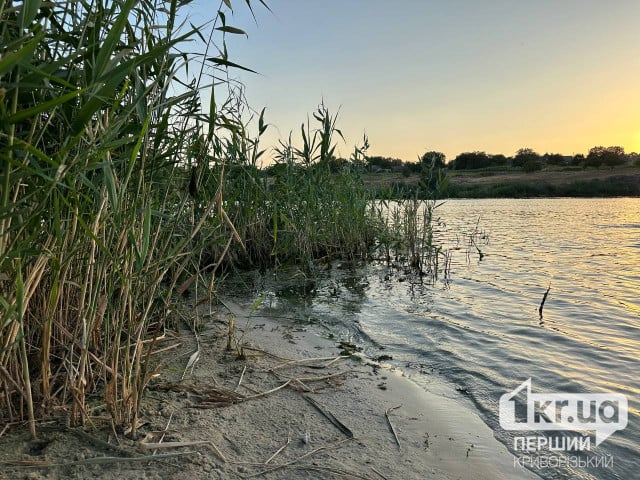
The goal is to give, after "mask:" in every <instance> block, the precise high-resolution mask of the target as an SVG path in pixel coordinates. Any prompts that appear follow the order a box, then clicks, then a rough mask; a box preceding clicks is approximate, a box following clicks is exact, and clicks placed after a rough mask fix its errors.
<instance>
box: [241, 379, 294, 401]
mask: <svg viewBox="0 0 640 480" xmlns="http://www.w3.org/2000/svg"><path fill="white" fill-rule="evenodd" d="M292 381H293V380H287V381H286V382H284V383H283V384H282V385H280V386H279V387H276V388H272V389H271V390H267V391H266V392H262V393H258V394H256V395H250V396H248V397H244V398H241V399H239V400H237V402H238V403H239V402H246V401H247V400H253V399H254V398H260V397H264V396H266V395H269V394H270V393H273V392H277V391H278V390H280V389H282V388H284V387H286V386H287V385H289V384H290V383H291V382H292Z"/></svg>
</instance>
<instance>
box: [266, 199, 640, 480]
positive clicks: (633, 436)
mask: <svg viewBox="0 0 640 480" xmlns="http://www.w3.org/2000/svg"><path fill="white" fill-rule="evenodd" d="M436 216H437V217H438V218H439V219H440V223H439V224H438V225H437V226H436V238H437V240H438V241H439V242H440V243H441V244H442V245H443V246H445V248H447V249H449V251H450V252H451V268H450V272H449V274H448V275H446V276H444V275H441V276H440V277H439V278H438V279H437V280H436V281H435V283H434V284H429V283H423V284H420V283H416V282H414V281H411V280H412V279H411V277H410V276H405V275H404V273H403V272H402V271H401V270H389V269H388V268H386V267H383V266H381V265H368V266H359V267H357V268H338V267H335V268H333V269H331V270H330V271H329V272H327V273H326V275H324V277H323V278H322V279H321V280H319V281H318V282H316V283H314V284H313V288H311V289H309V288H295V287H291V286H286V287H282V286H280V287H278V288H273V287H272V286H269V287H264V288H263V290H262V291H257V293H258V294H259V295H262V296H263V297H264V298H265V299H266V301H265V302H263V305H264V307H263V308H265V309H267V310H269V313H271V314H274V315H276V316H277V315H278V314H280V315H283V316H288V318H294V317H295V318H298V319H299V320H300V321H302V322H311V323H314V324H316V325H320V326H322V327H325V328H326V329H328V330H329V331H330V332H331V334H332V335H335V336H336V337H340V338H349V339H352V340H354V341H356V342H358V343H361V344H363V345H365V346H366V349H365V351H366V352H367V353H368V354H369V355H372V356H376V355H380V354H381V353H384V354H386V355H389V356H391V357H393V360H390V363H392V364H394V365H396V366H398V367H399V368H402V369H404V370H406V371H407V372H408V373H410V375H411V377H412V378H413V379H414V381H416V382H417V383H419V384H422V385H424V386H425V388H429V384H430V382H432V381H433V380H434V379H438V380H444V381H445V382H446V383H448V384H450V385H451V386H452V387H454V388H455V390H457V392H458V393H459V397H460V398H459V401H460V402H463V403H467V404H469V405H470V406H472V408H475V409H477V411H478V413H479V414H480V416H481V417H482V418H483V420H484V421H485V422H486V423H487V424H488V425H489V426H490V427H491V428H492V429H493V430H494V433H495V436H496V437H497V438H498V439H499V440H500V441H502V442H504V443H505V444H506V445H507V446H508V447H509V448H510V449H511V450H512V451H513V453H514V454H515V455H516V456H518V457H519V458H521V457H522V456H524V455H529V454H530V452H529V453H527V452H524V451H518V450H515V447H518V446H522V444H519V443H517V442H520V440H516V441H515V443H514V438H515V437H522V436H530V437H531V436H534V437H536V438H538V437H539V438H543V439H546V440H543V441H554V439H555V441H556V442H557V443H555V444H554V446H555V447H558V446H565V447H566V445H567V443H562V442H561V441H560V440H562V439H563V438H564V439H565V440H569V443H570V439H571V438H573V439H574V440H575V439H576V438H581V439H583V440H584V439H586V438H587V437H583V435H589V437H588V438H589V442H590V450H589V451H586V450H575V448H574V450H573V451H570V452H565V451H560V450H558V449H555V450H549V449H544V448H543V449H542V450H541V451H537V452H534V453H533V454H532V455H531V456H533V457H536V458H538V462H540V461H542V463H537V464H536V466H537V467H538V468H536V469H535V470H536V471H537V472H538V473H539V474H540V475H541V476H542V477H543V478H549V479H569V478H572V479H573V478H578V479H604V480H609V479H625V480H627V479H632V478H640V473H639V472H638V469H637V461H638V458H640V425H639V422H638V419H639V415H640V395H639V394H640V199H637V198H617V199H570V198H559V199H484V200H450V201H447V202H445V203H444V204H443V205H441V206H439V207H438V208H437V209H436ZM470 239H473V244H470ZM267 284H268V285H272V284H271V283H269V282H267V283H265V284H264V285H267ZM548 288H549V293H548V295H547V297H546V301H545V303H544V308H543V311H542V313H543V315H542V317H541V316H540V313H539V307H540V304H541V302H542V299H543V296H544V294H545V292H546V291H547V289H548ZM285 314H286V315H285ZM528 379H531V392H533V394H547V396H548V394H550V393H560V394H562V395H565V397H563V398H568V399H569V402H571V401H572V400H571V398H575V397H571V395H569V397H567V396H566V394H581V395H582V396H580V398H585V397H584V395H590V394H597V393H599V394H604V395H605V396H604V397H602V396H601V397H596V398H599V400H597V402H602V401H607V398H609V397H610V400H609V403H607V405H610V406H611V405H612V406H613V407H612V408H614V407H615V409H614V410H611V409H609V410H602V409H600V410H598V412H599V414H602V416H601V417H598V418H600V421H601V423H600V424H599V426H598V427H597V428H596V427H594V428H593V429H591V428H589V425H590V424H587V423H585V424H583V425H581V428H579V429H578V428H577V427H575V428H574V427H573V426H572V430H571V431H556V432H554V431H547V430H544V431H543V429H542V428H540V429H537V430H536V431H524V430H523V431H511V430H506V429H504V428H502V427H501V425H500V423H499V400H500V397H501V396H502V395H503V394H507V393H509V392H512V391H514V390H515V389H516V388H518V387H519V386H521V385H522V384H523V382H525V381H526V380H528ZM606 395H609V397H607V396H606ZM621 396H624V398H625V399H626V400H627V401H628V410H627V409H624V405H623V403H622V402H620V401H619V400H620V398H621ZM541 398H542V397H541ZM589 398H590V397H589ZM603 399H604V400H603ZM546 405H547V406H548V404H546ZM541 406H543V407H544V406H545V404H544V403H540V404H538V407H541ZM554 406H556V407H558V404H553V405H552V406H551V407H550V408H553V407H554ZM598 406H602V405H601V404H596V408H597V407H598ZM623 410H626V411H628V423H627V425H626V427H624V425H623V416H624V413H626V412H624V411H623ZM454 411H455V409H452V413H453V412H454ZM549 412H550V410H547V411H546V413H549ZM538 419H540V417H539V416H538ZM565 420H566V419H565ZM572 420H573V419H571V418H570V419H569V421H572ZM565 423H566V422H565ZM573 425H575V424H573ZM623 427H624V428H623ZM616 428H618V430H617V431H615V430H616ZM576 429H577V430H580V432H581V433H576V431H575V430H576ZM598 429H600V431H606V432H608V433H612V434H611V436H609V437H608V438H605V439H604V441H602V443H600V445H598V446H596V445H595V437H594V435H593V434H594V432H595V431H596V430H598ZM607 429H608V430H607ZM605 437H606V435H605ZM565 440H562V441H563V442H564V441H565ZM582 446H583V447H584V446H585V444H584V443H583V444H582ZM574 447H575V444H574ZM560 457H562V458H560ZM514 478H517V475H514Z"/></svg>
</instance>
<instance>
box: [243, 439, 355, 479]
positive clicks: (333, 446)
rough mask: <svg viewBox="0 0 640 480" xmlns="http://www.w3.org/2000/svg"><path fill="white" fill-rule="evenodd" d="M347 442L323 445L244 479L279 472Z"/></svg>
mask: <svg viewBox="0 0 640 480" xmlns="http://www.w3.org/2000/svg"><path fill="white" fill-rule="evenodd" d="M349 440H351V438H345V439H344V440H340V441H339V442H336V443H334V444H329V445H323V446H321V447H318V448H316V449H314V450H311V451H310V452H309V453H305V454H304V455H302V456H301V457H298V458H296V459H295V460H292V461H290V462H287V463H281V464H280V465H275V466H274V467H272V468H269V469H267V470H263V471H261V472H257V473H253V474H251V475H248V476H247V477H245V478H253V477H260V476H262V475H265V474H267V473H270V472H274V471H276V470H280V469H281V468H287V467H290V466H292V465H293V464H295V463H297V462H299V461H301V460H304V459H305V458H308V457H310V456H311V455H314V454H316V453H318V452H320V451H322V450H329V449H333V448H338V447H339V446H341V445H342V444H343V443H344V442H348V441H349Z"/></svg>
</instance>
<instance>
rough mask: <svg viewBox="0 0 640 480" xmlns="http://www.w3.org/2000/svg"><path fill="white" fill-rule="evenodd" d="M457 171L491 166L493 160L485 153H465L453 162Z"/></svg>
mask: <svg viewBox="0 0 640 480" xmlns="http://www.w3.org/2000/svg"><path fill="white" fill-rule="evenodd" d="M453 165H454V168H455V169H456V170H471V169H476V168H487V167H489V166H491V159H490V158H489V155H487V154H486V153H485V152H464V153H461V154H460V155H458V156H457V157H456V158H455V159H454V160H453Z"/></svg>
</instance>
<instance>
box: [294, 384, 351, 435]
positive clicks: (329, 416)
mask: <svg viewBox="0 0 640 480" xmlns="http://www.w3.org/2000/svg"><path fill="white" fill-rule="evenodd" d="M302 398H304V399H305V400H306V401H307V402H309V403H310V404H311V405H313V407H314V408H315V409H316V410H318V411H319V412H320V413H321V414H322V415H324V416H325V417H326V418H327V419H328V420H329V421H330V422H331V423H333V424H334V425H335V426H336V427H337V428H338V430H340V431H341V432H342V433H344V434H345V435H346V436H347V437H349V438H353V432H352V431H351V430H349V428H348V427H347V426H345V425H344V424H343V423H342V422H341V421H340V420H338V419H337V418H336V417H334V416H333V414H332V413H331V412H329V411H327V410H324V409H323V408H322V407H321V406H320V404H319V403H318V402H316V401H315V400H314V399H313V398H311V397H309V396H307V395H305V394H302Z"/></svg>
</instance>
